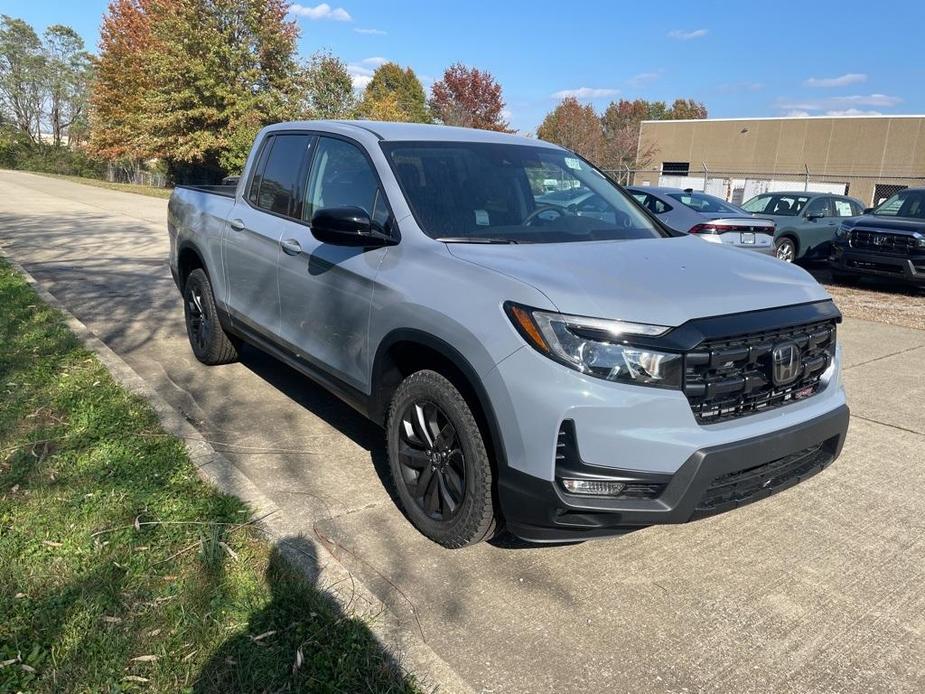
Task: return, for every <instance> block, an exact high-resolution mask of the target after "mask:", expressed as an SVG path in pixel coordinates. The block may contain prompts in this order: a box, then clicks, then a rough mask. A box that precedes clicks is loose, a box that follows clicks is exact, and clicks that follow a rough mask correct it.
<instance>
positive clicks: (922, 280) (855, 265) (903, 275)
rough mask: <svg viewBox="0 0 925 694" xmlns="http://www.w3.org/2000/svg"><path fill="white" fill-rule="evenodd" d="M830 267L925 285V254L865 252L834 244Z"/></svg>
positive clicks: (852, 272) (850, 272)
mask: <svg viewBox="0 0 925 694" xmlns="http://www.w3.org/2000/svg"><path fill="white" fill-rule="evenodd" d="M829 267H831V269H832V270H834V271H835V272H842V273H846V274H856V275H869V276H872V277H887V278H890V279H894V280H898V281H901V282H909V283H911V284H919V285H925V255H918V256H913V257H912V258H904V257H902V256H895V255H885V254H878V253H865V252H864V251H856V250H852V249H851V248H849V247H846V246H834V247H833V249H832V253H831V255H829Z"/></svg>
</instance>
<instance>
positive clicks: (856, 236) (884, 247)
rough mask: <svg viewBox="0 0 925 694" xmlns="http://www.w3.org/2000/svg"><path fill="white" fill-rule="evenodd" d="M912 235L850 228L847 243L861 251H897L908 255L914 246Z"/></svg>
mask: <svg viewBox="0 0 925 694" xmlns="http://www.w3.org/2000/svg"><path fill="white" fill-rule="evenodd" d="M915 242H916V239H915V237H914V236H907V235H905V234H891V233H889V232H886V231H867V230H865V229H852V230H851V232H850V233H849V234H848V245H849V246H851V248H856V249H858V250H863V251H874V252H875V253H898V254H900V255H908V254H909V253H910V252H911V251H912V249H914V248H915Z"/></svg>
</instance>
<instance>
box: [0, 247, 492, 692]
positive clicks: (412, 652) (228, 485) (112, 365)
mask: <svg viewBox="0 0 925 694" xmlns="http://www.w3.org/2000/svg"><path fill="white" fill-rule="evenodd" d="M0 256H2V257H3V258H4V259H5V260H6V261H7V262H8V263H9V264H10V265H11V266H12V267H13V268H14V269H15V270H16V271H17V272H19V273H20V274H21V275H22V276H23V278H25V280H26V282H28V283H29V285H30V286H31V287H32V289H33V290H34V291H35V292H36V294H38V295H39V297H40V298H41V299H42V301H44V302H45V303H46V304H48V305H49V306H52V307H54V308H55V309H57V310H58V311H59V312H60V313H61V314H62V316H63V317H64V322H65V323H66V324H67V326H68V328H69V329H70V330H71V331H72V332H73V333H74V334H75V335H76V336H77V338H78V339H79V340H80V342H81V344H82V345H83V346H84V347H85V348H86V349H88V350H90V351H92V352H93V353H94V354H95V355H96V356H97V358H98V359H99V360H100V361H101V362H102V364H103V365H104V366H105V367H106V369H107V370H108V371H109V373H110V374H111V375H112V377H113V379H114V380H115V381H116V382H117V383H119V384H120V385H121V386H122V387H124V388H125V389H126V390H128V391H129V392H131V393H133V394H134V395H138V396H139V397H142V398H144V399H145V400H146V401H147V402H148V404H149V405H150V406H151V407H152V408H153V409H154V411H155V412H156V413H157V416H158V419H159V420H160V424H161V426H162V427H163V429H164V431H166V432H167V433H169V434H172V435H173V436H176V437H178V438H179V439H181V440H182V441H183V442H184V444H185V447H186V450H187V452H188V454H189V456H190V460H192V462H193V464H194V465H195V466H196V469H197V470H198V471H199V476H200V477H201V478H202V479H203V480H205V481H206V482H208V483H209V484H211V485H212V486H214V487H215V488H217V489H218V490H219V491H221V492H223V493H225V494H232V495H234V496H236V497H238V498H239V499H241V500H242V501H244V502H245V503H247V504H248V506H250V508H251V509H252V510H253V517H254V518H259V519H261V520H260V521H259V522H258V523H257V525H259V527H260V528H261V530H262V531H263V532H264V533H266V535H267V536H268V538H269V539H270V540H271V541H272V542H273V543H275V544H276V545H277V547H278V548H279V550H280V552H281V553H282V554H283V555H285V556H286V558H287V559H288V560H289V561H290V562H292V564H293V565H294V566H296V567H298V568H299V570H301V571H303V572H304V573H305V574H306V576H307V578H308V579H309V580H311V581H312V582H313V583H315V585H316V586H317V587H318V588H319V589H320V590H323V591H324V592H325V593H326V594H327V595H328V596H330V597H331V599H332V600H334V601H335V603H337V605H338V606H339V607H340V608H341V610H343V612H344V614H347V615H351V616H358V617H360V618H363V619H364V621H365V622H366V624H367V626H368V628H369V630H370V631H371V632H372V634H373V635H374V636H375V638H376V639H377V640H378V642H379V643H380V645H381V646H382V647H383V648H384V649H385V650H386V651H387V652H388V653H390V654H391V655H392V657H393V658H394V659H395V660H396V662H397V663H398V664H399V665H400V666H401V667H402V668H404V669H405V670H407V671H409V672H411V673H413V674H414V675H415V676H416V678H417V679H418V682H419V685H420V686H422V687H423V688H424V689H425V690H427V691H429V692H436V691H438V690H439V691H440V692H458V693H459V694H470V693H471V694H474V692H475V690H474V689H473V688H472V687H470V686H469V685H468V684H467V683H466V682H465V681H464V680H463V679H462V678H461V677H460V676H459V675H458V674H457V673H456V672H455V671H454V670H453V669H452V668H451V667H450V665H449V664H448V663H447V662H446V661H444V660H443V659H442V658H441V657H440V656H438V655H437V654H436V653H435V652H434V650H433V649H432V648H431V647H430V646H428V645H427V643H426V642H425V641H424V640H423V638H422V637H421V636H420V634H419V633H415V632H412V631H409V630H408V629H405V628H403V627H401V626H400V624H399V620H398V618H397V617H396V616H395V615H394V614H393V613H392V612H391V611H390V610H389V609H388V608H387V607H386V606H385V604H384V603H383V602H382V601H381V600H379V598H377V597H376V596H375V595H374V594H373V593H372V591H370V590H369V589H368V588H367V587H366V586H365V585H363V583H362V582H360V580H359V579H358V578H356V577H355V576H354V575H353V574H351V573H350V571H349V570H348V569H347V568H346V567H345V566H344V565H343V564H342V563H341V562H340V561H339V560H338V559H337V558H336V557H335V556H334V555H333V554H332V553H331V552H330V551H329V550H328V549H327V547H325V546H324V544H323V543H322V542H320V541H319V540H318V538H312V537H305V536H301V537H300V538H299V540H300V541H299V543H298V544H296V543H294V542H288V541H287V538H294V537H295V536H294V534H293V532H291V528H290V527H289V526H288V524H287V523H286V519H285V517H284V514H283V513H282V511H281V510H280V508H279V507H278V506H277V505H276V504H275V503H274V502H273V501H272V500H271V499H269V498H268V497H267V496H265V495H264V494H263V492H261V491H260V489H258V488H257V486H256V485H255V484H254V483H253V482H251V480H250V479H249V478H248V477H247V476H246V475H245V474H244V473H243V472H241V471H240V470H239V469H238V468H237V467H235V466H234V465H233V464H232V463H231V462H230V461H229V460H228V459H227V458H225V456H223V455H222V454H221V453H219V452H218V451H216V450H215V449H214V448H213V447H212V445H211V444H210V443H209V442H208V441H207V440H206V439H205V437H204V436H203V435H202V433H201V432H200V431H199V430H198V429H196V428H195V427H194V426H193V425H192V424H191V423H190V422H189V421H187V420H186V419H185V418H184V417H183V416H182V415H181V414H180V413H179V412H177V411H176V410H175V409H174V408H173V407H171V406H170V405H169V404H168V403H167V401H166V400H165V399H164V398H162V397H161V396H160V395H159V394H158V393H157V391H156V390H154V388H153V387H151V386H150V385H149V384H148V383H147V382H146V381H145V380H144V379H143V378H142V377H141V376H139V375H138V373H137V372H136V371H135V370H134V369H132V367H130V366H129V365H128V364H127V363H126V362H125V361H124V360H123V359H122V357H120V356H119V355H118V354H116V353H115V352H114V351H113V350H111V349H110V348H109V347H108V346H106V344H105V343H103V341H102V340H100V339H99V338H98V337H97V336H96V335H94V333H93V332H92V331H91V330H90V329H89V328H88V327H87V326H86V325H84V324H83V323H82V322H81V321H80V320H79V319H78V318H77V317H76V316H74V315H73V314H72V313H71V312H70V311H69V310H68V309H67V308H66V307H65V306H64V305H63V304H62V303H61V302H60V301H58V299H57V298H56V297H55V296H54V295H52V294H51V293H50V292H48V291H47V290H46V289H45V288H43V287H42V286H41V285H40V284H39V282H38V280H36V279H35V278H34V277H33V276H32V275H31V274H30V273H29V271H28V270H26V268H25V267H23V266H22V265H21V264H20V263H18V262H17V261H16V260H15V259H13V258H12V257H11V256H10V255H9V253H8V252H7V250H6V249H5V248H3V247H2V246H0ZM306 545H308V546H310V547H311V552H312V556H306V550H305V546H306Z"/></svg>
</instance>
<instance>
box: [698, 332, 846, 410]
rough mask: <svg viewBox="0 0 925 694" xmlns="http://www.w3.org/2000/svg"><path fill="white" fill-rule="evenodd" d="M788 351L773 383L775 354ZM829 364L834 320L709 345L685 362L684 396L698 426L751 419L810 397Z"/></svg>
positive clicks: (700, 346)
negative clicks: (787, 358) (784, 366)
mask: <svg viewBox="0 0 925 694" xmlns="http://www.w3.org/2000/svg"><path fill="white" fill-rule="evenodd" d="M787 345H789V346H795V348H796V350H795V352H794V353H793V361H792V362H791V363H790V365H789V366H790V368H789V369H783V370H782V369H778V372H777V377H775V372H774V351H775V348H778V347H785V346H787ZM785 349H786V348H785ZM789 354H790V353H789V352H787V355H788V356H789ZM834 358H835V321H834V320H826V321H818V322H814V323H809V324H806V325H800V326H796V327H792V328H786V329H783V330H774V331H766V332H760V333H751V334H747V335H740V336H736V337H731V338H724V339H718V340H708V341H704V342H702V343H701V344H700V345H699V346H698V347H697V348H695V349H694V350H692V351H690V352H687V354H686V355H685V357H684V364H685V368H684V394H685V395H686V396H687V399H688V402H689V403H690V406H691V410H692V411H693V413H694V417H695V418H696V419H697V421H698V422H699V423H701V424H713V423H716V422H721V421H724V420H727V419H733V418H736V417H742V416H745V415H750V414H755V413H757V412H763V411H765V410H769V409H773V408H775V407H781V406H784V405H789V404H791V403H793V402H796V401H798V400H803V399H805V398H808V397H810V396H812V395H815V394H816V393H817V392H818V391H819V389H820V388H821V379H822V374H823V373H824V372H825V370H826V369H827V368H828V367H829V365H830V364H831V363H832V361H833V360H834ZM788 371H789V373H787V372H788ZM791 379H792V380H791Z"/></svg>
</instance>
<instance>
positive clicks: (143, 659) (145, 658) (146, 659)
mask: <svg viewBox="0 0 925 694" xmlns="http://www.w3.org/2000/svg"><path fill="white" fill-rule="evenodd" d="M155 660H157V656H156V655H139V656H135V657H134V658H132V662H133V663H152V662H154V661H155Z"/></svg>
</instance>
